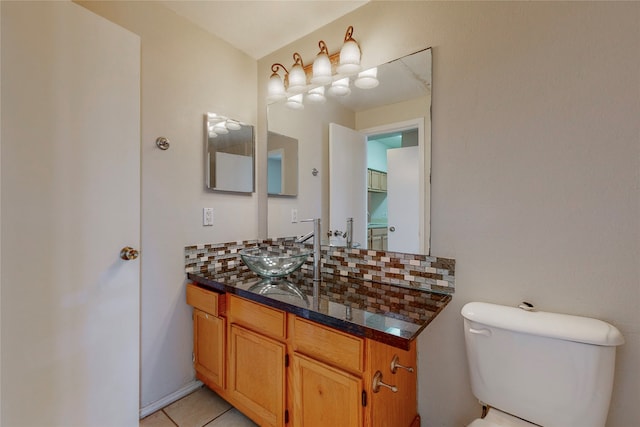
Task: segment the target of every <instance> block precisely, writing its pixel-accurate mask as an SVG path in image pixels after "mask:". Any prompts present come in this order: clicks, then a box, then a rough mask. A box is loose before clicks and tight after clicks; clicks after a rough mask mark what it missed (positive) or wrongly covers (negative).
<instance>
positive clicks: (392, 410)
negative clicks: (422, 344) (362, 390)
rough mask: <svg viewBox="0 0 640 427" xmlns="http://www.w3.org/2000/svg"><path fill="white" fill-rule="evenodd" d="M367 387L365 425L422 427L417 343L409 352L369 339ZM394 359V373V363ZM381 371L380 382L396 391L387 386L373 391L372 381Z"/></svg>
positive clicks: (413, 344) (412, 344)
mask: <svg viewBox="0 0 640 427" xmlns="http://www.w3.org/2000/svg"><path fill="white" fill-rule="evenodd" d="M366 353H367V367H366V375H365V379H366V384H365V387H366V389H367V390H370V391H371V392H370V393H369V403H368V407H369V411H368V412H367V416H368V419H366V420H365V425H367V426H371V427H389V426H403V427H409V426H411V427H414V426H415V427H419V426H420V417H419V416H418V412H417V403H418V401H417V387H418V384H417V378H418V373H417V363H416V362H417V360H416V342H415V341H413V342H412V343H411V346H410V348H409V350H408V351H406V350H402V349H399V348H396V347H392V346H390V345H387V344H383V343H381V342H378V341H374V340H367V348H366ZM394 360H395V365H402V366H403V367H396V369H395V372H393V371H392V362H393V361H394ZM376 372H380V374H381V380H382V381H383V382H384V383H386V384H389V385H392V386H395V387H396V388H397V392H395V393H394V392H393V391H391V390H389V389H387V388H386V387H380V388H379V390H378V392H374V390H373V378H374V376H375V375H376Z"/></svg>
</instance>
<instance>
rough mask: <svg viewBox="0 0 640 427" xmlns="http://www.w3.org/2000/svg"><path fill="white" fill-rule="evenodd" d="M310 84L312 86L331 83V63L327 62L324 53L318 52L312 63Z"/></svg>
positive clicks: (327, 58) (327, 59)
mask: <svg viewBox="0 0 640 427" xmlns="http://www.w3.org/2000/svg"><path fill="white" fill-rule="evenodd" d="M311 83H313V84H314V85H326V84H329V83H331V61H330V60H329V56H328V55H327V54H326V53H324V52H320V53H319V54H318V56H316V59H315V60H314V61H313V75H312V76H311Z"/></svg>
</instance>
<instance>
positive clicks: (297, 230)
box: [258, 99, 355, 237]
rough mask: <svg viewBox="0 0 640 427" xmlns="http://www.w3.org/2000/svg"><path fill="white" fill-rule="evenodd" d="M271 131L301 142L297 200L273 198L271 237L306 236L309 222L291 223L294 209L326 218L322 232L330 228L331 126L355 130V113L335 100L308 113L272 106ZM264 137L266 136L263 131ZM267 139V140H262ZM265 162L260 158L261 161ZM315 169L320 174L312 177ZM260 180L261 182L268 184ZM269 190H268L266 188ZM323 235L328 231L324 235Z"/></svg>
mask: <svg viewBox="0 0 640 427" xmlns="http://www.w3.org/2000/svg"><path fill="white" fill-rule="evenodd" d="M269 109H270V110H269V126H270V128H269V130H271V131H273V132H277V133H280V134H282V135H287V136H290V137H292V138H296V139H297V140H298V157H299V162H298V178H299V181H298V185H299V192H298V196H297V197H295V198H289V197H287V198H282V197H269V201H268V205H269V206H268V209H269V237H285V236H295V235H302V234H306V233H308V232H309V231H311V229H312V227H311V224H309V223H297V224H292V223H291V209H297V210H298V218H299V219H301V220H302V219H309V218H318V217H320V218H322V223H321V225H322V229H323V230H325V231H326V230H328V226H329V220H328V218H329V203H328V200H329V178H328V176H329V123H338V124H341V125H343V126H348V127H351V128H353V127H354V126H355V115H354V114H353V112H352V111H351V110H349V109H347V108H345V107H343V106H341V105H340V104H338V103H337V102H335V101H332V100H330V99H328V100H327V103H326V104H320V105H313V104H309V105H306V106H305V109H304V110H291V109H289V108H287V107H285V106H284V104H282V103H280V104H274V105H271V106H269ZM259 134H260V135H261V136H265V138H266V131H265V133H263V132H262V131H259ZM262 140H264V139H262ZM261 160H262V161H265V160H263V159H258V161H261ZM313 168H315V169H317V170H318V175H316V176H314V175H312V173H311V171H312V169H313ZM266 179H267V178H266V175H264V176H263V179H261V178H260V176H259V177H258V180H259V181H262V180H264V181H266ZM265 191H266V187H265ZM322 234H323V235H325V234H324V232H323V233H322Z"/></svg>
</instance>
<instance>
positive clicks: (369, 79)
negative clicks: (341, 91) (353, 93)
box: [353, 67, 379, 89]
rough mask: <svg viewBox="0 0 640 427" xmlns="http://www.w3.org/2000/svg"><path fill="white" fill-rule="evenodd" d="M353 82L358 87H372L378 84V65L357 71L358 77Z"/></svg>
mask: <svg viewBox="0 0 640 427" xmlns="http://www.w3.org/2000/svg"><path fill="white" fill-rule="evenodd" d="M353 84H355V85H356V87H359V88H360V89H373V88H374V87H376V86H378V84H379V82H378V67H373V68H369V69H368V70H365V71H362V72H360V73H358V78H357V79H356V81H355V82H353Z"/></svg>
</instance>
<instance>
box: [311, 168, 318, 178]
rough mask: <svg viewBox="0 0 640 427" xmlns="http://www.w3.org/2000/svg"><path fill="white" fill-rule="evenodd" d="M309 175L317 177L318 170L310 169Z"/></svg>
mask: <svg viewBox="0 0 640 427" xmlns="http://www.w3.org/2000/svg"><path fill="white" fill-rule="evenodd" d="M311 175H313V176H318V169H316V168H313V169H311Z"/></svg>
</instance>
